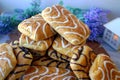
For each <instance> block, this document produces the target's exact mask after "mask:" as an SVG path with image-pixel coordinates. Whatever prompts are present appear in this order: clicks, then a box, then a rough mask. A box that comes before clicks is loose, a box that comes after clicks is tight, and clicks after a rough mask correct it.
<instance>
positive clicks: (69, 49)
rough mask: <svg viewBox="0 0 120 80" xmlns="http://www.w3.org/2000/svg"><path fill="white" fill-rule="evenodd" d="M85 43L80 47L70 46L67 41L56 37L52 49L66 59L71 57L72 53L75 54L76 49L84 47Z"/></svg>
mask: <svg viewBox="0 0 120 80" xmlns="http://www.w3.org/2000/svg"><path fill="white" fill-rule="evenodd" d="M84 44H85V42H83V43H82V44H80V45H77V46H76V45H72V44H71V43H69V42H68V41H67V40H65V39H64V38H63V37H61V36H58V37H56V39H55V40H54V41H53V44H52V47H53V49H54V50H56V51H57V52H59V53H61V54H63V55H66V56H68V57H70V58H71V57H72V56H73V52H74V53H77V51H78V49H79V48H80V47H81V46H82V45H84Z"/></svg>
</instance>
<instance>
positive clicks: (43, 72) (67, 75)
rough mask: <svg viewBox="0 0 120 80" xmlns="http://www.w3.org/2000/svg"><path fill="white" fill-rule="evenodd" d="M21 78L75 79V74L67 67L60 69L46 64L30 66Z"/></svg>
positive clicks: (30, 79)
mask: <svg viewBox="0 0 120 80" xmlns="http://www.w3.org/2000/svg"><path fill="white" fill-rule="evenodd" d="M21 79H22V80H76V77H75V75H74V74H73V72H72V71H70V70H69V69H61V68H56V67H46V66H31V67H30V68H29V69H28V70H27V72H26V73H25V75H24V76H23V77H22V78H21Z"/></svg>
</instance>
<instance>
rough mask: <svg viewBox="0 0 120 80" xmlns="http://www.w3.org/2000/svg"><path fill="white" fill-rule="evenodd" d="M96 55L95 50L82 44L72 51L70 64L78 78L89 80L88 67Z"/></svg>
mask: <svg viewBox="0 0 120 80" xmlns="http://www.w3.org/2000/svg"><path fill="white" fill-rule="evenodd" d="M95 57H96V54H95V52H94V51H93V50H92V49H91V48H89V47H88V46H83V47H81V49H79V50H78V53H74V55H73V57H72V59H71V61H70V66H71V68H72V70H73V72H74V73H75V74H76V76H77V77H78V78H79V79H87V80H89V68H90V66H91V65H92V63H93V61H94V59H95Z"/></svg>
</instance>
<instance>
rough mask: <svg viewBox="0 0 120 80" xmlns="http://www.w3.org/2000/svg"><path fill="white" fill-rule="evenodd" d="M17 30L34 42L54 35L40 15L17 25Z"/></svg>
mask: <svg viewBox="0 0 120 80" xmlns="http://www.w3.org/2000/svg"><path fill="white" fill-rule="evenodd" d="M18 30H19V31H20V32H21V33H23V34H24V35H26V36H28V37H29V38H30V39H32V40H34V41H40V40H43V39H47V38H49V37H51V36H53V35H54V34H55V32H54V30H53V29H52V28H51V27H50V25H49V24H48V23H46V21H45V20H44V19H43V18H42V17H41V15H40V14H37V15H35V16H32V17H31V18H29V19H26V20H24V21H22V22H21V23H20V24H19V25H18Z"/></svg>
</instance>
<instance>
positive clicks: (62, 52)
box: [0, 5, 120, 80]
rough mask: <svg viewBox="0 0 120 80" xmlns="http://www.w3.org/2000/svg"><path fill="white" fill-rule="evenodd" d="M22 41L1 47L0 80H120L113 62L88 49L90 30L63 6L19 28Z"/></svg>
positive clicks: (35, 17)
mask: <svg viewBox="0 0 120 80" xmlns="http://www.w3.org/2000/svg"><path fill="white" fill-rule="evenodd" d="M18 30H19V31H20V32H21V36H20V38H19V40H16V41H13V42H12V43H10V44H8V43H3V44H0V80H120V71H118V69H117V67H116V65H115V64H114V62H113V61H112V60H111V59H110V57H109V56H107V55H105V54H96V53H95V52H94V50H93V49H92V48H90V47H89V46H87V45H86V40H87V38H88V37H89V35H90V30H89V28H88V27H87V25H86V24H84V23H83V22H81V21H80V20H78V19H77V18H76V17H75V16H74V15H73V14H71V13H70V12H69V11H68V10H66V9H65V8H64V7H62V6H60V5H53V6H52V7H47V8H46V9H44V10H43V11H42V13H39V14H37V15H35V16H32V17H31V18H29V19H26V20H24V21H22V22H21V23H20V24H19V25H18Z"/></svg>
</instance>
